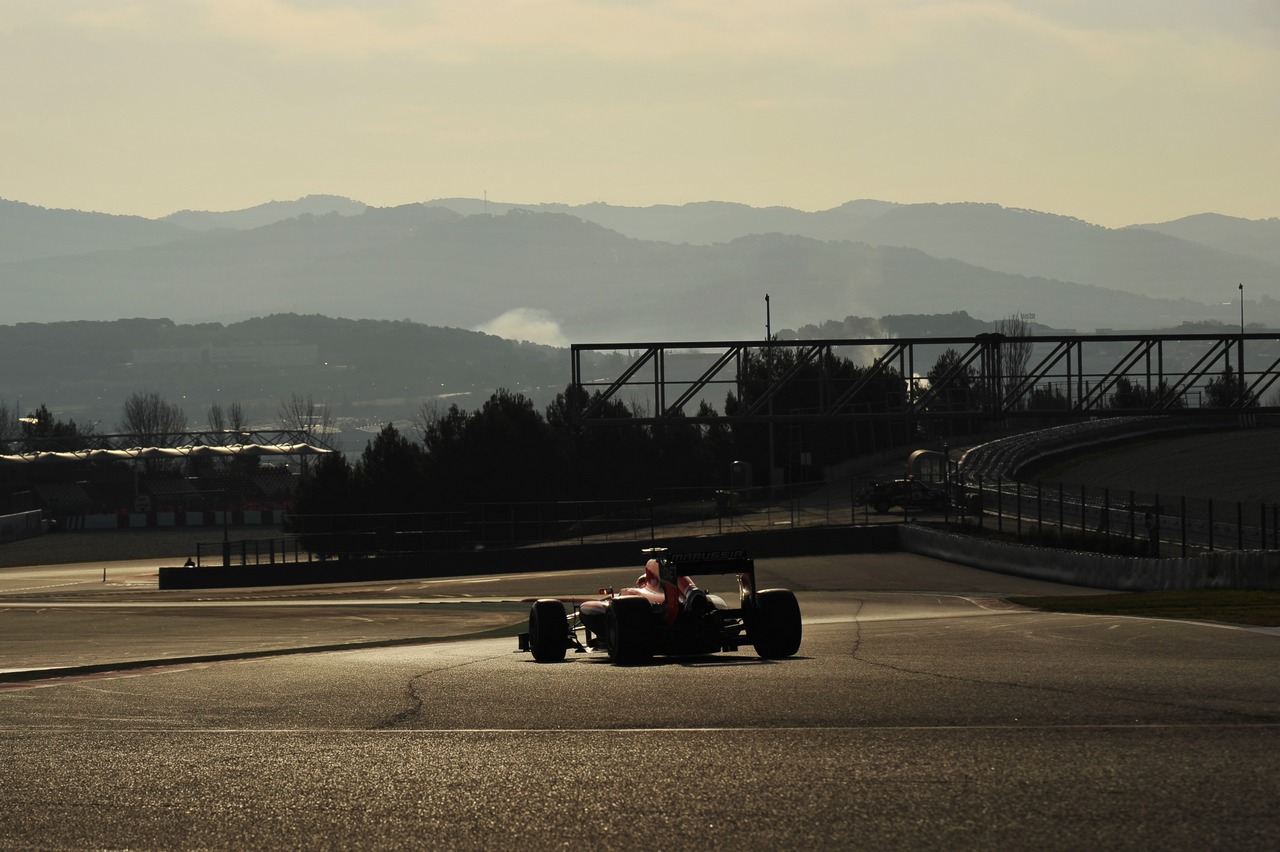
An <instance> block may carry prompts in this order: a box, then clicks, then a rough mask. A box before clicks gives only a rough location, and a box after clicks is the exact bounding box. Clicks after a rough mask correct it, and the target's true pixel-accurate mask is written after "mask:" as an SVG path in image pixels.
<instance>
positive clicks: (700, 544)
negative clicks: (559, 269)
mask: <svg viewBox="0 0 1280 852" xmlns="http://www.w3.org/2000/svg"><path fill="white" fill-rule="evenodd" d="M896 529H897V528H896V527H895V526H893V525H888V524H885V525H881V526H872V527H851V526H845V527H814V528H802V529H791V530H776V531H768V532H740V533H729V534H725V535H714V536H689V537H687V538H668V539H663V540H662V541H659V542H654V544H659V545H661V546H663V547H666V548H669V549H671V550H673V551H678V552H688V551H693V550H736V549H741V550H745V551H747V553H749V554H750V555H751V556H752V557H753V558H756V559H762V558H773V557H779V556H816V555H824V554H833V553H859V552H871V551H891V550H896V549H897V547H898V538H897V532H896ZM645 546H647V544H646V543H645V542H636V541H610V542H598V543H592V542H588V543H585V544H566V545H544V546H538V547H521V548H512V549H488V550H469V551H437V552H431V553H417V554H409V555H396V556H382V557H377V558H369V559H333V560H327V561H323V562H320V561H317V562H290V563H285V564H281V563H276V564H265V565H229V566H221V565H202V566H199V567H195V568H183V567H164V568H161V569H160V588H161V589H223V588H237V587H248V586H294V585H313V584H323V583H355V582H380V581H383V580H407V579H417V578H423V577H456V576H474V575H476V574H518V573H527V572H531V571H568V570H581V569H586V568H624V567H632V566H634V567H635V568H636V569H637V571H639V570H640V569H641V567H642V566H643V564H644V558H643V554H642V553H641V552H640V550H641V548H643V547H645Z"/></svg>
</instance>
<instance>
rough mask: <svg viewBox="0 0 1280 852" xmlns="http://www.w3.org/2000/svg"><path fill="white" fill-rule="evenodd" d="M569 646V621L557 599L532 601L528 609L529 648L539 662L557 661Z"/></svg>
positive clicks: (562, 605) (562, 656)
mask: <svg viewBox="0 0 1280 852" xmlns="http://www.w3.org/2000/svg"><path fill="white" fill-rule="evenodd" d="M568 648H569V621H568V618H567V617H566V616H565V612H564V604H562V603H560V601H557V600H549V599H548V600H540V601H534V604H533V606H532V607H531V608H530V609H529V650H530V651H532V652H533V658H534V659H535V660H537V661H538V662H540V663H558V662H560V661H561V660H563V659H564V655H565V651H567V650H568Z"/></svg>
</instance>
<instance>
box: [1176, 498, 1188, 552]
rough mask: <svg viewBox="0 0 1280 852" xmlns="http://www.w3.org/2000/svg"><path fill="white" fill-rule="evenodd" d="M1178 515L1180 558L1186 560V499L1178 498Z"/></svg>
mask: <svg viewBox="0 0 1280 852" xmlns="http://www.w3.org/2000/svg"><path fill="white" fill-rule="evenodd" d="M1178 514H1179V516H1180V517H1181V520H1182V558H1183V559H1186V558H1187V497H1186V495H1185V494H1184V495H1183V496H1181V497H1179V498H1178Z"/></svg>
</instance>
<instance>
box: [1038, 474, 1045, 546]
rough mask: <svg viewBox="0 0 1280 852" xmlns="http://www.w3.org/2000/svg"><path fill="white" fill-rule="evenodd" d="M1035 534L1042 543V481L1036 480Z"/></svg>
mask: <svg viewBox="0 0 1280 852" xmlns="http://www.w3.org/2000/svg"><path fill="white" fill-rule="evenodd" d="M1036 536H1037V537H1038V538H1039V539H1040V543H1041V544H1044V483H1043V482H1036Z"/></svg>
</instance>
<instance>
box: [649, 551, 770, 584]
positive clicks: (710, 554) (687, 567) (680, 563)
mask: <svg viewBox="0 0 1280 852" xmlns="http://www.w3.org/2000/svg"><path fill="white" fill-rule="evenodd" d="M666 560H667V563H668V564H669V565H670V566H671V567H672V568H673V569H675V574H676V576H677V577H685V576H688V575H691V574H746V575H747V576H749V577H755V573H756V566H755V562H753V561H752V559H751V557H750V556H748V555H747V552H746V551H745V550H698V551H692V552H689V553H667V554H666ZM752 585H754V584H752Z"/></svg>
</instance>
